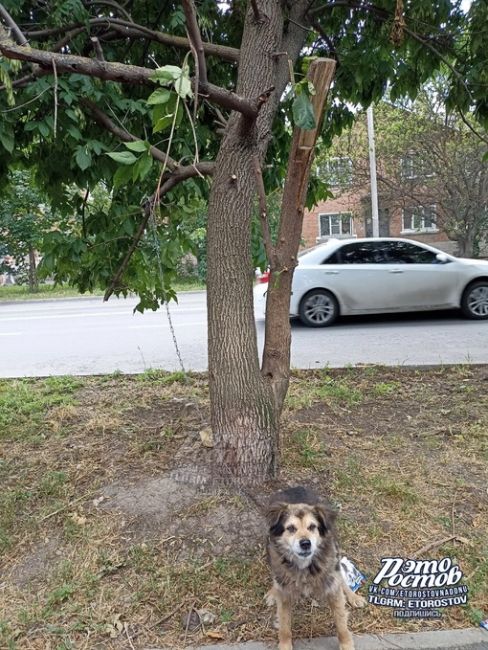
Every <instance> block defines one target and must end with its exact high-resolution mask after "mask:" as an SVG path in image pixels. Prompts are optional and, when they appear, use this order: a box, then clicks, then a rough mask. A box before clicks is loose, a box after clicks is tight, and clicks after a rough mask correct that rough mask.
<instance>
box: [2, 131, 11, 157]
mask: <svg viewBox="0 0 488 650" xmlns="http://www.w3.org/2000/svg"><path fill="white" fill-rule="evenodd" d="M0 142H1V143H2V145H3V148H4V149H6V150H7V151H8V152H9V153H12V151H13V150H14V136H13V134H12V133H7V132H6V131H0Z"/></svg>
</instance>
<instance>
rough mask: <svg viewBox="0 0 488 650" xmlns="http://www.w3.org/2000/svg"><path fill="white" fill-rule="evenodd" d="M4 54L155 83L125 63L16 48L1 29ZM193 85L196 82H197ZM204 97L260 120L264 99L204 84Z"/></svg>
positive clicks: (71, 69)
mask: <svg viewBox="0 0 488 650" xmlns="http://www.w3.org/2000/svg"><path fill="white" fill-rule="evenodd" d="M0 52H1V53H2V54H3V55H4V56H5V57H7V58H8V59H17V60H20V61H30V62H33V63H37V64H38V65H40V66H41V68H44V69H49V70H52V66H53V61H54V63H55V64H56V69H57V71H58V73H78V74H84V75H87V76H90V77H96V78H98V79H104V80H107V81H118V82H120V83H133V84H152V83H153V82H152V80H151V77H152V74H153V70H150V69H149V68H142V67H140V66H136V65H127V64H125V63H114V62H109V61H99V60H97V59H90V58H88V57H83V56H74V55H72V54H60V53H56V52H49V51H47V50H38V49H35V48H32V47H21V46H20V45H15V43H13V41H12V40H11V39H10V38H9V37H8V34H7V32H6V31H5V29H4V28H3V27H1V26H0ZM193 85H195V83H194V82H193ZM200 94H203V95H204V96H205V97H207V98H208V99H210V100H211V101H213V102H215V103H216V104H219V106H223V107H224V108H227V109H229V110H231V111H238V112H239V113H242V114H243V115H245V116H246V117H248V118H250V119H253V120H254V119H256V117H257V114H258V111H259V107H260V99H259V98H258V99H256V100H249V99H246V98H245V97H241V96H240V95H236V93H233V92H231V91H230V90H226V89H225V88H220V87H219V86H215V85H214V84H211V83H206V84H205V85H203V84H201V88H200Z"/></svg>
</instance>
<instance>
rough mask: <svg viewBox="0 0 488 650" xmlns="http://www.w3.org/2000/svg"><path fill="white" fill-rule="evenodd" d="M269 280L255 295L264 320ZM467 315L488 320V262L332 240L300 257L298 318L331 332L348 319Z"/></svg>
mask: <svg viewBox="0 0 488 650" xmlns="http://www.w3.org/2000/svg"><path fill="white" fill-rule="evenodd" d="M268 278H269V274H268V273H264V274H263V275H262V276H261V277H260V278H259V279H258V284H257V285H256V287H255V289H254V305H255V310H256V313H257V314H261V315H264V311H265V305H266V291H267V289H268ZM451 308H459V309H461V310H462V312H463V313H464V315H465V316H467V317H468V318H473V319H479V320H482V319H488V261H483V260H475V259H463V258H458V257H453V256H452V255H448V254H447V253H444V252H442V251H440V250H438V249H436V248H433V247H432V246H428V245H427V244H423V243H420V242H416V241H412V240H411V239H397V238H392V237H388V238H368V239H348V240H329V241H328V242H327V243H325V244H320V245H318V246H315V247H314V248H311V249H309V250H308V251H305V252H304V253H302V254H301V255H300V256H299V259H298V266H297V267H296V269H295V274H294V277H293V285H292V295H291V303H290V316H298V317H299V318H300V320H301V321H302V322H303V323H304V324H305V325H309V326H310V327H325V326H327V325H332V323H333V322H334V321H335V320H336V319H337V317H338V316H339V315H340V314H341V315H347V316H349V315H354V314H380V313H387V312H406V311H421V310H422V311H426V310H433V309H451Z"/></svg>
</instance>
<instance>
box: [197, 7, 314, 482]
mask: <svg viewBox="0 0 488 650" xmlns="http://www.w3.org/2000/svg"><path fill="white" fill-rule="evenodd" d="M300 4H303V7H306V3H296V5H295V7H297V6H298V5H300ZM259 10H260V12H261V16H262V20H260V21H257V20H256V19H255V17H254V14H253V12H252V9H249V11H248V14H247V17H246V24H245V27H244V34H243V39H242V44H241V50H240V64H239V77H238V83H237V92H238V93H239V94H240V95H241V96H244V97H248V98H257V97H259V96H260V95H261V94H262V93H263V92H264V91H266V90H267V89H269V88H270V87H272V86H274V87H275V88H276V90H275V92H274V93H273V95H272V96H271V97H270V99H269V100H268V102H267V103H265V104H264V106H263V107H262V108H261V111H260V113H259V116H258V119H257V121H256V123H255V124H253V123H251V122H249V121H248V120H246V119H245V118H244V117H242V116H241V115H238V114H236V113H233V114H232V115H231V117H230V119H229V124H228V127H227V132H226V135H225V137H224V140H223V142H222V145H221V148H220V151H219V154H218V157H217V161H216V171H215V174H214V177H213V184H212V189H211V192H210V199H209V208H208V226H207V251H208V273H207V281H208V292H207V301H208V305H207V306H208V352H209V387H210V403H211V424H212V430H213V434H214V441H215V453H216V459H215V461H216V468H218V470H219V471H220V472H222V473H223V474H224V475H226V476H227V477H229V478H231V479H232V480H238V481H239V482H242V483H251V482H253V483H260V482H262V481H264V480H266V479H268V478H270V477H272V476H273V475H274V474H275V472H276V467H277V464H276V463H277V452H278V449H277V447H278V435H277V434H278V418H277V414H276V412H275V404H274V398H273V392H272V389H271V386H270V384H269V382H268V381H266V380H265V379H264V378H263V376H262V375H261V372H260V368H259V358H258V349H257V340H256V329H255V323H254V307H253V295H252V286H253V279H254V270H253V266H252V258H251V217H252V207H253V200H254V197H255V194H256V185H255V177H254V171H253V159H254V157H255V156H256V155H257V156H258V157H259V159H260V160H261V161H262V160H263V159H264V156H265V153H266V149H267V146H268V143H269V139H270V136H271V126H272V121H273V117H274V115H275V113H276V107H277V104H278V101H279V98H280V96H281V93H282V92H283V90H284V88H285V86H286V83H287V57H283V56H276V53H278V52H283V50H284V49H286V50H287V51H288V56H289V58H290V59H291V61H292V63H293V62H294V61H295V60H296V57H297V55H298V52H299V51H300V48H301V45H302V44H303V41H304V38H305V35H306V32H305V31H304V30H300V31H299V35H298V36H297V37H296V38H295V40H294V41H293V42H292V41H291V40H290V39H289V34H288V36H287V37H285V38H288V39H289V40H288V43H284V39H283V9H282V6H281V3H279V2H276V0H261V2H260V3H259ZM283 59H284V60H283Z"/></svg>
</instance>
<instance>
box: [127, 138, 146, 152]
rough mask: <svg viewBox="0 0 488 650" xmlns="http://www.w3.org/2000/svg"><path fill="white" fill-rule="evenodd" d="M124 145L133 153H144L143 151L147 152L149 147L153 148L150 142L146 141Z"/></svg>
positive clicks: (136, 141)
mask: <svg viewBox="0 0 488 650" xmlns="http://www.w3.org/2000/svg"><path fill="white" fill-rule="evenodd" d="M124 145H125V146H126V147H127V149H130V150H131V151H135V152H136V153H142V152H143V151H147V150H148V149H149V147H150V146H151V145H150V144H149V142H146V141H145V140H135V141H134V142H124Z"/></svg>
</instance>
